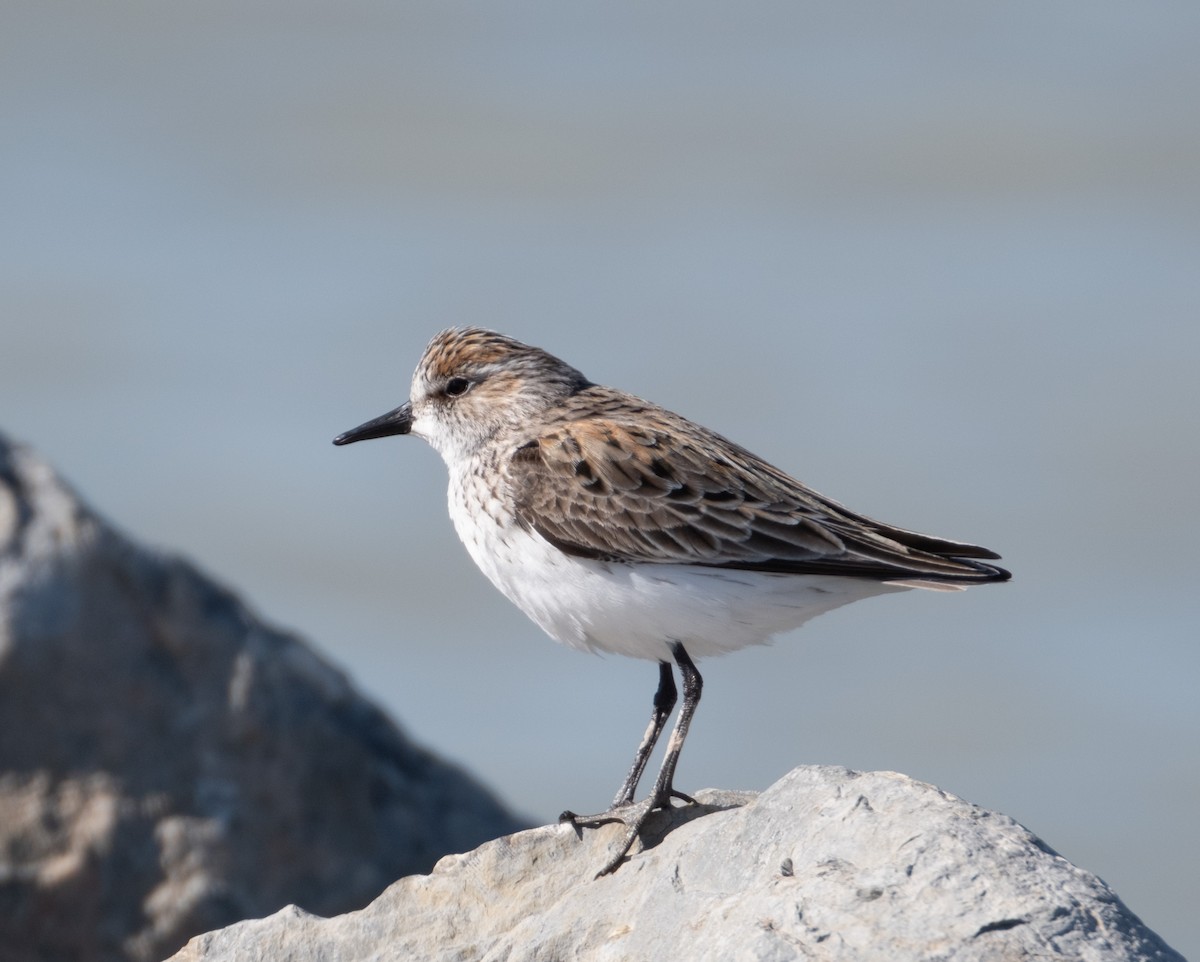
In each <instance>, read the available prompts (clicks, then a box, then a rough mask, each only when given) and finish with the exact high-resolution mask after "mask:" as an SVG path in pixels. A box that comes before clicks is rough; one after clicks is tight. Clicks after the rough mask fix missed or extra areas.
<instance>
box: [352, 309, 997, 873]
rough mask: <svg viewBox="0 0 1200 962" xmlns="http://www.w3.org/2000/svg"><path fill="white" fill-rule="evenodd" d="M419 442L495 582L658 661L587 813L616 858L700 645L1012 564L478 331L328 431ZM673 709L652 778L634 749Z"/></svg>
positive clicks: (657, 802)
mask: <svg viewBox="0 0 1200 962" xmlns="http://www.w3.org/2000/svg"><path fill="white" fill-rule="evenodd" d="M393 434H415V435H418V436H419V437H422V438H424V439H425V440H426V441H428V442H429V443H430V444H432V445H433V447H434V448H436V449H437V451H438V453H439V454H441V456H442V458H443V460H444V461H445V462H446V467H447V468H448V470H449V473H450V489H449V501H450V517H451V518H452V519H453V521H454V527H455V530H456V531H457V532H458V536H459V537H460V538H461V539H462V541H463V544H465V545H466V547H467V550H468V551H469V552H470V554H471V557H472V558H473V559H474V561H475V563H476V564H477V565H478V566H479V567H480V569H482V571H483V573H484V574H485V575H487V577H488V579H489V580H490V581H491V582H492V583H493V584H494V585H495V586H496V587H497V588H499V589H500V591H501V592H503V593H504V594H505V595H506V596H507V597H508V598H509V599H510V600H511V601H512V602H513V603H514V604H516V605H517V607H519V608H520V609H521V610H522V611H524V612H525V614H527V615H528V616H529V617H530V618H532V619H533V620H534V621H535V622H536V623H537V624H538V625H540V626H541V627H542V628H543V629H544V630H545V631H546V632H547V634H549V635H550V636H551V637H552V638H554V639H556V640H557V641H561V642H563V643H564V644H566V645H570V646H571V647H573V648H579V649H583V650H585V651H608V652H615V653H617V654H621V655H630V656H632V657H634V658H647V659H650V660H652V661H656V662H658V670H659V681H658V689H657V691H656V693H655V696H654V708H653V713H652V715H651V719H650V724H649V727H648V728H647V729H646V734H645V736H644V737H643V738H642V741H641V744H640V745H639V746H638V750H637V754H636V755H635V757H634V761H633V765H632V767H631V768H630V770H629V774H628V775H627V776H626V778H625V781H624V782H623V783H622V784H621V788H620V789H619V791H618V792H617V795H616V797H615V798H614V799H613V804H612V807H611V808H610V809H609V810H608V811H606V812H602V813H600V814H598V815H592V816H577V815H574V814H573V813H570V812H565V813H564V814H563V818H564V819H565V820H568V821H571V822H572V823H574V824H575V825H576V826H577V827H578V826H594V825H599V824H602V823H605V822H611V821H620V822H622V823H624V824H625V826H626V832H625V835H624V837H623V841H622V845H621V846H620V850H619V851H617V852H616V853H615V854H614V855H613V856H612V858H611V859H610V860H609V861H608V862H607V863H606V864H605V866H604V867H603V869H602V870H601V872H600V874H605V873H607V872H611V871H613V870H614V869H615V868H616V867H617V866H618V865H619V864H620V863H621V862H622V860H623V859H624V858H625V856H626V853H627V852H628V851H629V849H630V847H631V846H632V845H633V842H634V841H635V840H636V839H637V837H638V834H639V832H640V830H641V828H642V826H643V825H644V824H645V821H646V818H647V817H648V816H649V814H650V813H651V812H652V811H654V810H656V809H659V808H665V807H667V806H669V805H670V803H671V799H672V798H680V799H684V800H686V801H690V799H688V798H687V796H685V795H682V794H681V793H679V792H677V791H676V790H675V788H674V785H673V779H674V773H675V767H676V764H677V762H678V760H679V751H680V749H681V748H682V746H683V741H684V738H685V737H686V735H687V730H688V725H689V723H690V722H691V718H692V714H693V712H694V711H695V710H696V705H697V703H698V702H699V700H700V690H701V678H700V673H699V672H698V671H697V670H696V666H695V664H694V663H693V658H700V657H705V656H708V655H719V654H724V653H725V652H730V651H736V650H738V649H739V648H744V647H746V646H747V645H755V644H761V643H762V642H765V641H767V640H768V639H769V638H770V637H771V636H773V635H775V634H778V633H779V632H781V631H786V630H788V629H790V628H795V627H797V626H798V625H801V624H803V623H804V622H805V621H807V620H808V619H810V618H812V617H814V616H815V615H819V614H821V613H823V612H826V611H829V610H831V609H833V608H837V607H840V606H841V605H845V604H849V603H850V602H852V601H857V600H859V599H860V598H867V597H870V596H871V595H878V594H883V593H886V592H891V591H901V590H904V589H906V588H934V589H943V590H947V589H949V590H953V589H960V588H965V587H968V586H970V585H974V584H983V583H985V582H990V581H1007V580H1008V578H1009V573H1008V572H1007V571H1005V570H1004V569H1003V568H999V567H997V566H996V565H993V564H991V563H990V562H991V561H993V560H995V559H996V558H998V557H999V556H998V555H996V554H995V553H994V552H992V551H989V550H987V549H986V548H981V547H978V546H976V545H971V544H963V543H960V542H957V541H948V540H946V539H944V538H935V537H931V536H929V535H924V534H917V533H916V532H913V531H906V530H904V529H902V528H896V527H893V526H891V525H887V524H882V523H880V522H878V521H874V520H872V519H871V518H868V517H865V516H864V515H861V514H857V513H855V512H853V511H850V510H848V509H847V508H845V507H843V506H842V505H840V504H838V503H837V502H836V501H831V500H829V499H828V498H825V497H823V496H822V495H820V494H817V493H816V492H815V491H811V490H810V489H808V488H806V487H805V486H804V485H803V484H801V483H800V482H799V481H797V480H795V479H794V478H792V477H790V476H789V475H787V474H785V473H784V472H782V471H780V470H779V469H778V468H776V467H773V466H772V465H770V464H768V463H767V462H766V461H763V460H762V459H761V458H758V457H756V456H755V455H753V454H751V453H750V452H749V451H747V450H745V449H744V448H742V447H739V446H738V445H736V444H734V443H733V442H731V441H728V440H726V439H725V438H723V437H721V436H720V435H719V434H716V433H714V432H713V431H710V430H708V429H707V428H704V427H701V426H700V425H698V424H695V423H693V422H691V421H689V420H687V419H686V418H683V417H680V416H679V415H678V414H672V413H671V412H670V411H667V410H664V409H663V408H661V407H658V406H657V405H655V404H651V403H650V402H649V401H643V400H641V399H640V398H636V397H634V396H632V395H630V394H626V393H624V392H623V391H617V390H614V389H613V388H609V387H602V386H601V385H598V384H593V383H592V382H591V381H589V380H588V379H587V378H586V377H584V375H583V374H581V373H580V372H579V371H577V370H575V368H573V367H571V366H570V365H568V364H566V363H564V362H563V361H560V360H559V359H558V358H556V357H554V356H553V355H551V354H548V353H546V352H545V351H543V350H541V349H539V348H536V347H530V346H529V345H527V344H522V343H520V342H519V341H515V340H513V339H512V338H509V337H505V336H504V335H502V334H497V333H494V332H492V331H487V330H482V329H480V328H467V329H462V330H460V329H452V330H448V331H443V332H442V333H441V334H438V335H437V336H436V337H435V338H434V339H433V340H432V341H430V343H429V346H428V347H427V348H426V349H425V354H424V356H422V358H421V361H420V363H419V364H418V365H417V369H416V372H415V373H414V374H413V379H412V388H411V392H410V395H409V400H408V401H407V402H406V403H404V404H402V405H401V406H400V407H398V408H396V409H395V410H393V411H390V412H388V413H387V414H384V415H382V416H381V417H378V418H375V419H373V420H371V421H367V422H366V423H365V424H362V425H360V426H358V427H356V428H354V429H352V430H350V431H347V432H346V433H345V434H341V435H339V436H338V437H337V438H335V439H334V444H350V443H351V442H354V441H363V440H366V439H369V438H381V437H387V436H389V435H393ZM672 662H674V664H675V665H677V666H678V668H679V672H680V676H681V679H682V682H683V706H682V707H681V709H680V712H679V717H678V718H677V719H676V722H675V727H674V729H673V730H672V732H671V737H670V739H669V741H668V746H667V751H666V755H665V757H664V759H663V762H662V767H661V769H660V770H659V774H658V778H657V780H656V782H655V785H654V789H653V791H652V792H651V793H650V795H649V797H648V798H646V799H645V800H644V801H642V802H640V803H637V804H635V803H634V793H635V791H636V789H637V784H638V781H639V779H640V778H641V775H642V772H643V770H644V769H645V767H646V762H647V760H648V758H649V757H650V754H651V752H652V751H653V749H654V745H655V743H656V742H657V740H658V737H659V735H660V734H661V732H662V730H663V727H664V726H665V724H666V721H667V718H668V717H669V716H670V714H671V711H672V710H673V709H674V707H675V703H676V700H677V692H676V688H675V681H674V678H673V674H672V668H671V664H672Z"/></svg>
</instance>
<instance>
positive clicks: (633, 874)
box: [172, 767, 1182, 962]
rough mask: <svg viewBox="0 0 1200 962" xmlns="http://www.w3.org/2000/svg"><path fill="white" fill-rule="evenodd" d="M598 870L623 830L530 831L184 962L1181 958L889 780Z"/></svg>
mask: <svg viewBox="0 0 1200 962" xmlns="http://www.w3.org/2000/svg"><path fill="white" fill-rule="evenodd" d="M698 800H699V801H700V803H701V804H700V805H699V806H697V807H696V808H680V809H676V810H675V811H673V812H672V813H670V814H666V813H664V814H662V815H661V816H660V821H659V823H658V825H657V830H658V832H659V833H662V832H663V831H665V835H662V834H658V835H655V836H654V837H651V838H649V839H648V840H647V842H648V845H649V847H648V848H646V849H645V850H643V851H641V852H639V853H637V854H635V855H634V856H633V857H632V858H631V859H630V860H629V861H628V862H626V863H625V864H624V865H623V866H621V868H620V869H619V870H618V871H617V872H616V873H615V874H614V875H611V876H606V877H603V878H599V879H597V878H594V877H593V876H594V874H595V871H596V869H597V867H599V866H600V865H602V864H603V863H604V860H605V857H606V852H607V850H608V848H609V847H610V846H611V845H614V844H615V843H616V839H617V837H618V835H619V832H620V829H619V826H611V827H606V828H604V829H601V830H598V831H586V832H584V833H583V836H582V838H579V837H577V834H576V832H575V830H574V829H572V828H570V827H569V826H552V827H546V828H538V829H533V830H531V831H526V832H521V833H519V834H516V835H511V836H508V837H506V838H501V839H497V840H496V841H493V842H489V843H487V844H485V845H483V846H481V847H480V848H478V849H476V850H475V851H473V852H470V853H468V854H465V855H453V856H447V857H446V858H444V859H442V860H441V861H440V862H439V863H438V864H437V866H436V867H435V869H434V871H433V873H432V874H431V875H427V876H426V875H420V876H411V877H409V878H405V879H401V880H400V881H399V882H396V883H395V884H394V885H392V886H391V887H390V888H388V889H387V890H386V891H385V892H384V893H383V894H382V895H381V896H380V897H379V898H378V899H376V900H375V901H374V902H372V903H371V904H370V905H369V906H368V907H366V908H365V909H362V910H360V911H358V912H352V913H349V914H347V915H343V916H339V917H336V918H332V919H322V918H319V917H317V916H313V915H308V914H306V913H303V912H301V911H299V910H298V909H295V908H288V909H285V910H283V911H281V912H278V913H276V914H275V915H273V916H270V917H269V918H266V919H263V920H260V921H253V922H242V923H239V924H237V925H234V926H231V927H229V928H226V929H223V930H221V931H218V932H214V933H209V934H207V935H203V936H200V937H198V938H196V939H193V940H192V941H191V942H190V943H189V944H188V945H187V946H186V947H185V948H184V949H183V950H182V951H180V952H179V953H178V954H177V955H175V956H174V957H173V959H172V962H225V960H228V962H233V960H239V962H243V960H253V959H263V960H266V959H271V960H277V959H288V960H291V962H307V960H312V962H317V960H328V959H337V960H339V962H354V960H363V962H366V960H372V962H387V960H406V962H407V960H412V959H421V960H444V962H451V960H454V962H466V960H476V959H478V960H496V962H499V960H505V962H518V960H530V962H533V960H559V959H585V960H593V959H594V960H642V959H646V960H677V959H679V960H706V959H713V960H717V959H719V960H727V959H728V960H747V962H749V960H755V962H767V960H772V962H774V960H785V959H805V960H817V962H834V960H838V962H842V960H862V959H886V960H918V959H919V960H935V959H936V960H954V962H1000V960H1016V959H1055V958H1061V959H1072V960H1080V962H1090V960H1096V962H1099V960H1114V959H1157V960H1174V962H1182V957H1181V956H1179V955H1178V953H1176V952H1174V951H1173V950H1171V949H1170V948H1169V947H1167V946H1166V945H1165V944H1164V943H1163V942H1162V940H1161V939H1159V938H1158V936H1156V935H1155V934H1154V933H1153V932H1151V931H1150V930H1148V929H1147V928H1146V927H1145V926H1144V925H1142V923H1141V921H1140V920H1139V919H1138V918H1137V917H1136V916H1135V915H1133V913H1131V912H1130V911H1129V910H1128V909H1127V908H1126V907H1125V906H1124V905H1123V904H1122V903H1121V901H1120V899H1118V898H1117V896H1116V895H1115V894H1114V893H1113V892H1112V891H1111V890H1109V888H1108V887H1107V886H1106V885H1105V884H1104V883H1103V882H1102V881H1101V880H1100V879H1098V878H1097V877H1096V876H1094V875H1092V874H1090V873H1089V872H1085V871H1083V870H1082V869H1079V868H1076V867H1075V866H1074V865H1072V864H1071V863H1069V862H1067V861H1066V860H1065V859H1063V858H1062V857H1060V856H1058V855H1056V854H1055V853H1054V852H1053V851H1051V850H1050V849H1049V848H1048V847H1047V846H1046V845H1044V844H1043V843H1042V842H1041V841H1039V840H1038V839H1037V838H1035V837H1034V836H1033V835H1031V834H1030V833H1029V832H1028V831H1026V830H1025V829H1024V828H1022V827H1021V826H1020V825H1018V824H1017V823H1016V822H1014V821H1013V820H1012V819H1010V818H1008V817H1006V816H1004V815H998V814H996V813H994V812H988V811H985V810H983V809H981V808H978V807H976V806H974V805H971V804H969V803H968V802H965V801H963V800H961V799H959V798H956V797H954V796H953V795H949V794H946V793H945V792H941V791H939V790H938V789H936V788H934V787H933V786H931V785H926V784H923V783H920V782H916V781H913V780H912V779H910V778H907V777H906V776H904V775H897V774H894V773H891V772H874V773H869V774H859V773H855V772H850V771H846V770H845V769H839V768H830V767H808V768H798V769H796V770H795V771H793V772H791V773H790V774H788V775H787V776H786V777H784V778H783V779H782V780H780V781H779V782H777V783H776V784H775V785H773V786H772V787H771V788H770V789H768V790H767V791H765V792H763V793H762V794H761V795H759V796H757V797H755V796H753V795H751V794H748V793H733V792H721V791H706V792H701V793H700V794H699V796H698Z"/></svg>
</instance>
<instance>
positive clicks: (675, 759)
mask: <svg viewBox="0 0 1200 962" xmlns="http://www.w3.org/2000/svg"><path fill="white" fill-rule="evenodd" d="M671 654H672V655H674V656H675V664H677V665H678V666H679V674H680V675H681V676H682V678H683V707H682V708H680V709H679V717H678V718H677V719H675V727H674V728H673V729H672V730H671V740H670V741H669V742H667V754H666V756H665V757H664V758H663V763H662V768H660V769H659V770H658V779H657V781H655V783H654V792H653V793H652V794H651V796H650V797H651V798H652V799H653V800H654V801H655V802H656V804H655V805H654V806H653V807H654V808H665V807H666V806H667V805H668V804H670V800H671V796H672V795H674V796H675V797H677V798H683V799H684V800H686V801H689V802H690V801H691V799H690V798H688V797H687V796H686V795H680V793H679V792H677V791H675V786H674V785H673V784H672V783H673V782H674V780H675V766H676V765H678V764H679V752H680V751H681V750H682V749H683V740H684V739H685V738H687V733H688V728H689V726H690V725H691V724H692V715H694V714H695V712H696V706H697V705H699V704H700V693H701V692H702V691H703V690H704V679H703V678H701V677H700V672H699V671H697V670H696V666H695V664H693V662H692V659H691V658H689V657H688V653H687V652H686V651H685V650H684V648H683V645H681V644H679V642H676V643H675V644H673V645H672V646H671Z"/></svg>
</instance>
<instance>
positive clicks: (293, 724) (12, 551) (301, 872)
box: [0, 436, 522, 962]
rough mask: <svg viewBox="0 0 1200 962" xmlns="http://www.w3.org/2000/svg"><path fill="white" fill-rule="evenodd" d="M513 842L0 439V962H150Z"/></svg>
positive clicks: (361, 898) (184, 574)
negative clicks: (454, 856)
mask: <svg viewBox="0 0 1200 962" xmlns="http://www.w3.org/2000/svg"><path fill="white" fill-rule="evenodd" d="M520 827H522V826H521V823H520V822H519V821H518V820H517V819H515V818H514V817H513V816H512V815H510V814H509V813H508V812H506V811H505V810H504V808H503V807H502V806H501V805H500V804H499V803H498V802H497V801H496V800H495V799H494V798H493V797H492V796H491V795H489V794H488V792H487V791H485V790H484V789H483V788H482V787H481V786H479V785H478V784H476V783H475V782H474V781H472V779H471V778H469V777H468V776H467V775H465V774H464V773H463V772H461V771H459V770H458V769H456V768H454V767H453V766H451V765H448V764H446V763H444V762H442V761H439V760H438V759H437V758H435V757H434V756H432V755H431V754H430V753H429V752H427V751H424V750H423V749H421V748H419V747H417V746H416V745H414V744H412V743H411V742H410V741H409V740H408V738H407V737H405V735H404V734H402V733H401V732H400V731H399V730H398V729H397V728H396V726H395V725H394V724H392V723H391V722H390V721H389V720H388V719H387V718H386V717H385V716H384V715H383V714H382V712H380V711H379V710H378V709H377V708H375V707H374V706H373V705H371V704H370V703H369V702H368V701H366V700H365V699H364V698H363V697H362V696H361V695H359V694H358V693H357V692H356V691H355V690H354V689H353V687H352V686H351V685H350V684H349V682H348V681H347V680H346V678H345V677H344V676H343V675H342V674H341V673H340V672H338V671H337V670H335V669H334V668H332V667H330V665H329V664H328V663H326V662H325V661H323V660H322V659H321V658H320V657H319V656H318V655H316V654H315V653H314V652H313V651H312V650H311V649H310V648H309V647H308V646H307V645H305V644H304V643H303V642H301V641H299V640H298V639H296V638H295V637H292V636H290V635H287V634H284V633H283V632H280V631H278V630H276V629H274V628H271V627H269V626H267V625H265V624H263V623H262V622H261V621H260V620H259V619H258V618H256V617H255V616H254V615H253V614H252V613H251V612H250V611H248V610H247V608H246V607H245V606H244V605H243V604H242V603H241V602H240V601H239V600H238V599H237V598H236V597H235V596H234V595H233V594H232V593H231V592H229V591H228V590H227V589H225V588H223V587H221V586H220V585H218V584H216V583H215V582H213V581H212V580H210V579H209V578H207V577H205V576H204V575H202V574H200V573H199V572H198V571H197V570H196V569H195V568H193V567H192V566H191V565H189V564H188V563H187V562H185V561H182V560H180V559H179V558H176V557H172V556H169V555H163V554H159V553H156V552H153V551H149V550H147V549H145V548H142V547H139V546H137V545H134V544H132V543H130V542H129V541H128V540H126V539H125V538H123V537H122V536H121V535H120V534H118V533H117V532H115V531H114V530H113V529H112V528H111V527H109V526H108V525H106V524H105V523H104V522H103V521H102V520H100V519H99V518H98V517H97V516H96V515H95V514H94V513H93V512H91V511H90V510H89V509H88V508H87V507H85V506H84V505H83V504H81V503H80V501H79V500H78V499H77V498H76V497H75V496H74V495H73V494H72V492H71V491H70V490H69V489H68V488H67V487H66V486H65V485H64V484H63V482H62V481H61V480H59V479H58V478H57V477H56V476H55V474H54V472H53V471H52V470H51V469H50V468H49V467H48V466H47V465H46V464H45V463H44V462H43V461H41V460H40V459H39V458H38V457H37V456H36V455H35V454H34V453H33V452H31V451H30V450H29V449H28V448H25V447H22V446H19V445H14V444H12V443H10V442H8V441H6V440H5V439H4V438H3V436H0V957H3V958H4V959H14V960H16V959H20V960H23V962H25V960H28V962H37V960H51V959H72V960H98V962H108V960H118V959H119V960H157V959H161V958H163V957H164V956H165V955H167V954H169V953H170V952H173V951H174V950H176V949H178V948H179V947H180V946H181V945H183V943H184V941H185V940H186V939H187V938H188V937H189V936H191V935H195V934H196V933H198V932H204V931H207V930H210V929H213V928H217V927H220V926H224V925H229V924H231V923H233V922H236V921H238V920H239V919H244V918H251V917H258V916H262V915H265V914H267V913H269V912H272V911H275V910H276V909H278V908H279V907H280V906H282V905H285V904H287V903H289V902H294V903H297V904H299V905H302V906H304V907H305V908H307V909H309V910H311V911H314V912H321V913H326V914H329V913H338V912H345V911H348V910H350V909H353V908H356V907H359V906H362V905H364V904H366V903H367V902H368V901H369V900H370V899H371V898H373V897H374V896H376V895H378V894H379V893H380V892H381V891H382V890H383V888H384V886H385V885H387V884H388V883H390V882H392V881H394V880H395V879H396V878H399V877H400V876H403V875H408V874H411V873H414V872H421V871H428V870H429V869H430V868H431V867H432V866H433V864H434V862H435V861H436V860H437V858H439V857H440V856H441V855H444V854H445V853H446V852H452V851H464V850H467V849H470V848H472V847H474V846H476V845H478V844H479V843H481V842H483V841H485V840H487V839H489V838H494V837H496V836H498V835H501V834H504V833H507V832H511V831H514V830H516V829H518V828H520Z"/></svg>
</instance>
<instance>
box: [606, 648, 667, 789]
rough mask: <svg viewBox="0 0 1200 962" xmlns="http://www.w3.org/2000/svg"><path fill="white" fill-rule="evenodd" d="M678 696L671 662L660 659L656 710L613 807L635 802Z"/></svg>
mask: <svg viewBox="0 0 1200 962" xmlns="http://www.w3.org/2000/svg"><path fill="white" fill-rule="evenodd" d="M677 697H678V696H677V693H676V691H675V677H674V675H673V674H672V673H671V665H670V663H669V662H665V661H660V662H659V663H658V691H656V692H655V693H654V712H653V714H652V715H651V716H650V724H649V726H648V727H647V728H646V734H645V735H643V736H642V743H641V744H640V745H638V750H637V754H636V755H634V756H633V765H632V766H631V767H630V769H629V774H628V775H626V776H625V782H624V784H622V785H621V787H620V789H619V790H618V791H617V797H616V798H614V799H613V803H612V808H614V809H617V808H624V807H625V806H626V805H632V804H633V793H634V792H636V791H637V786H638V782H639V781H640V780H641V777H642V772H644V771H645V770H646V762H647V761H648V760H649V758H650V753H651V752H653V751H654V746H655V745H656V744H657V743H658V736H659V735H661V734H662V730H663V726H664V725H666V723H667V719H668V718H669V717H670V715H671V711H672V710H673V709H674V708H675V699H676V698H677Z"/></svg>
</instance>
